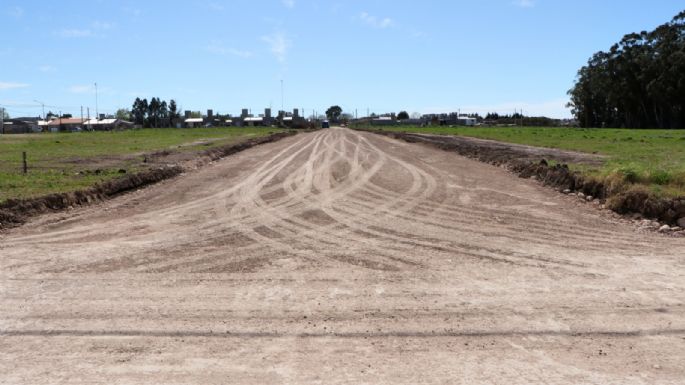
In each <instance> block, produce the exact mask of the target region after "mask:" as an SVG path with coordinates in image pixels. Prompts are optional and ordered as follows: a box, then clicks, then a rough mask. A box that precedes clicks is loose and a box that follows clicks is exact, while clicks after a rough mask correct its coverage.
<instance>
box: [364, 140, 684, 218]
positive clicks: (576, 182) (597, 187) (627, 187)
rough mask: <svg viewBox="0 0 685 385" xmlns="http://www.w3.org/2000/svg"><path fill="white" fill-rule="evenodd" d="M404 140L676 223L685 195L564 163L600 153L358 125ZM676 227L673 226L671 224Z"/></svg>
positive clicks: (591, 158)
mask: <svg viewBox="0 0 685 385" xmlns="http://www.w3.org/2000/svg"><path fill="white" fill-rule="evenodd" d="M363 131H368V132H373V133H375V134H379V135H384V136H387V137H391V138H395V139H400V140H404V141H406V142H409V143H424V144H427V145H430V146H433V147H436V148H439V149H441V150H444V151H454V152H456V153H458V154H459V155H462V156H466V157H468V158H472V159H476V160H479V161H481V162H485V163H490V164H493V165H496V166H502V167H505V168H507V169H508V170H510V171H511V172H513V173H515V174H517V175H518V176H520V177H522V178H535V179H537V180H539V181H540V182H542V183H543V184H545V185H547V186H550V187H553V188H555V189H558V190H559V191H561V192H565V193H567V194H569V193H576V194H578V193H581V195H582V196H584V197H589V199H588V200H597V199H599V200H602V201H604V204H605V206H606V207H607V208H609V209H611V210H613V211H615V212H617V213H619V214H624V215H625V214H639V215H641V216H644V217H646V218H651V219H656V220H658V221H660V222H662V223H665V224H668V225H672V226H677V225H680V226H682V225H683V222H684V221H685V197H677V198H666V197H659V196H657V195H655V194H653V193H652V192H651V191H649V190H648V189H647V188H645V187H643V186H639V185H633V184H631V183H629V182H627V181H625V180H622V179H618V178H611V177H607V178H604V179H601V178H597V177H592V176H586V175H583V174H582V173H581V172H579V171H573V170H571V169H569V167H568V165H567V164H568V163H574V164H578V163H586V164H597V162H600V163H601V162H602V157H601V156H598V155H595V154H583V153H579V152H573V151H563V150H557V149H547V148H539V147H533V146H522V145H516V144H509V143H502V142H497V141H491V140H482V139H475V138H467V137H458V136H442V135H427V134H415V133H403V132H389V131H383V130H363ZM676 230H677V229H676Z"/></svg>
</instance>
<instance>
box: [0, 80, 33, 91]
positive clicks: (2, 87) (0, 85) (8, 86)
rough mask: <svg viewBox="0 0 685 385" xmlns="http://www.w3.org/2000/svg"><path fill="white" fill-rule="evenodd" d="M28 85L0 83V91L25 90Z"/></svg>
mask: <svg viewBox="0 0 685 385" xmlns="http://www.w3.org/2000/svg"><path fill="white" fill-rule="evenodd" d="M28 86H29V85H28V84H25V83H12V82H0V90H13V89H17V88H26V87H28Z"/></svg>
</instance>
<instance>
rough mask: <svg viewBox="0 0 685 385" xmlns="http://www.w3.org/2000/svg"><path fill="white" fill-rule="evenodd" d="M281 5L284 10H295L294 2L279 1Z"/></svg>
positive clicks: (292, 0)
mask: <svg viewBox="0 0 685 385" xmlns="http://www.w3.org/2000/svg"><path fill="white" fill-rule="evenodd" d="M281 3H283V6H284V7H286V8H291V9H292V8H295V0H281Z"/></svg>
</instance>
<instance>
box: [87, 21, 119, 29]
mask: <svg viewBox="0 0 685 385" xmlns="http://www.w3.org/2000/svg"><path fill="white" fill-rule="evenodd" d="M90 26H91V27H93V29H99V30H101V31H107V30H110V29H112V28H114V23H111V22H109V21H99V20H96V21H94V22H92V23H91V25H90Z"/></svg>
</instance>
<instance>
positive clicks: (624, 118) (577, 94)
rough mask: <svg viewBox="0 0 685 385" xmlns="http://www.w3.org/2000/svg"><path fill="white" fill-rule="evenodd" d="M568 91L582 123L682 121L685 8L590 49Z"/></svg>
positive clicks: (677, 124) (663, 124) (668, 124)
mask: <svg viewBox="0 0 685 385" xmlns="http://www.w3.org/2000/svg"><path fill="white" fill-rule="evenodd" d="M569 96H570V99H571V101H570V102H569V107H571V108H572V112H573V113H574V115H575V116H576V119H577V120H578V121H579V123H580V125H581V126H583V127H628V128H682V127H684V126H685V11H683V12H681V13H680V14H678V15H677V16H676V17H675V18H673V20H671V21H670V22H668V23H666V24H663V25H661V26H659V27H657V28H656V29H655V30H654V31H651V32H646V31H643V32H640V33H631V34H628V35H625V36H624V37H623V39H621V41H620V42H618V43H617V44H615V45H613V46H612V47H611V48H610V49H609V51H608V52H598V53H596V54H594V55H593V56H592V58H591V59H590V60H589V61H588V64H587V65H586V66H584V67H583V68H581V69H580V70H579V71H578V77H577V80H576V83H575V84H574V86H573V88H572V89H571V90H570V91H569Z"/></svg>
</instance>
